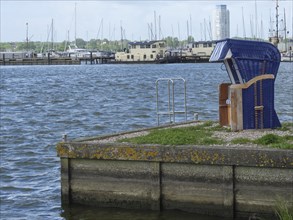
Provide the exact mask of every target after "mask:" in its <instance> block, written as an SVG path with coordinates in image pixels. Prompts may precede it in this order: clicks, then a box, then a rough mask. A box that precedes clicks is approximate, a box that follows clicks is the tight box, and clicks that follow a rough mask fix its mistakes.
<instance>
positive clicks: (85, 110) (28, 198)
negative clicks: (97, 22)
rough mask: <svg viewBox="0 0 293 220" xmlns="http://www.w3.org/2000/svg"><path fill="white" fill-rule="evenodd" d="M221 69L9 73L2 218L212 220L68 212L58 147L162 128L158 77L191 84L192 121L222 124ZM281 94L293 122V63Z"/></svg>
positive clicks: (282, 73)
mask: <svg viewBox="0 0 293 220" xmlns="http://www.w3.org/2000/svg"><path fill="white" fill-rule="evenodd" d="M221 67H222V65H221V64H169V65H93V66H90V65H87V66H18V67H3V66H1V69H0V70H1V85H0V91H1V100H0V106H1V140H0V141H1V180H0V187H1V188H0V189H1V195H0V196H1V205H0V207H1V219H111V220H113V219H145V220H151V219H160V220H162V219H207V218H204V217H199V216H197V215H194V214H188V213H181V212H173V211H170V212H163V213H158V212H140V211H127V210H118V209H114V210H113V209H98V210H97V209H91V208H86V207H80V206H74V207H72V208H71V209H68V208H65V210H63V209H62V208H61V202H60V190H61V189H60V164H59V163H60V161H59V158H58V157H57V156H56V151H55V145H56V143H57V142H59V141H60V140H61V137H62V135H63V134H64V133H66V134H68V138H69V139H73V138H78V137H84V136H94V135H101V134H109V133H114V132H120V131H125V130H133V129H139V128H143V127H150V126H155V125H156V90H155V81H156V80H157V79H158V78H165V77H168V78H174V77H183V78H184V79H186V81H187V109H188V120H190V119H193V115H194V113H195V112H198V113H199V119H201V120H208V119H212V120H217V117H218V116H217V114H218V89H217V88H218V84H219V83H222V82H227V81H228V76H227V73H226V72H225V71H223V70H222V69H221ZM161 85H162V87H161V88H165V87H163V86H164V84H161ZM180 86H181V85H180V84H179V83H178V86H177V84H176V86H175V91H176V93H177V94H178V97H179V98H180V96H181V97H182V87H180ZM166 91H167V90H166V89H164V90H160V92H161V93H162V94H163V93H166ZM275 93H276V96H275V103H276V111H277V113H278V115H279V118H280V120H281V121H282V122H283V121H290V120H291V121H292V119H293V116H292V112H293V99H292V97H293V66H292V63H282V64H281V66H280V70H279V74H278V76H277V80H276V91H275ZM165 95H166V94H165ZM162 97H164V96H163V95H162ZM165 97H167V95H166V96H165ZM175 101H176V103H177V104H176V105H177V106H178V107H180V106H181V104H182V102H180V100H179V99H177V100H175ZM162 107H164V106H163V105H162ZM163 120H167V119H165V118H163ZM178 120H181V118H178ZM208 219H211V218H208Z"/></svg>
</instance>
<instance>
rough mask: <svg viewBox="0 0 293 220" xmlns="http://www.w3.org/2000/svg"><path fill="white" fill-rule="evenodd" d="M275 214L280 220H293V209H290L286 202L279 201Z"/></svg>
mask: <svg viewBox="0 0 293 220" xmlns="http://www.w3.org/2000/svg"><path fill="white" fill-rule="evenodd" d="M275 213H276V215H277V217H278V219H279V220H293V209H292V207H291V210H290V209H289V205H288V203H287V202H285V201H284V200H281V199H278V201H277V203H276V210H275Z"/></svg>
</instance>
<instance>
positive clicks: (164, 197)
mask: <svg viewBox="0 0 293 220" xmlns="http://www.w3.org/2000/svg"><path fill="white" fill-rule="evenodd" d="M57 152H58V156H59V157H61V172H62V173H61V184H62V202H63V203H81V204H88V205H95V206H101V207H123V208H135V209H152V210H162V209H180V210H184V211H189V212H196V213H204V214H209V215H218V216H228V217H231V218H234V217H239V216H244V217H248V216H250V215H253V214H254V213H257V214H258V215H270V216H273V215H274V211H275V210H274V208H275V206H276V202H277V200H278V199H280V198H281V199H282V200H284V201H286V202H288V204H289V205H291V206H293V151H292V150H278V149H263V148H251V147H243V146H241V147H233V148H232V147H225V146H160V145H130V144H125V143H108V144H101V143H100V144H99V143H94V142H89V141H81V142H66V143H59V144H58V145H57Z"/></svg>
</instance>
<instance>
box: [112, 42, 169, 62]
mask: <svg viewBox="0 0 293 220" xmlns="http://www.w3.org/2000/svg"><path fill="white" fill-rule="evenodd" d="M166 51H167V47H166V42H165V41H162V40H160V41H142V42H129V43H128V48H127V49H126V48H125V49H124V51H122V52H117V53H116V54H115V61H116V62H129V63H131V62H155V61H156V60H158V59H160V58H163V57H164V56H165V52H166Z"/></svg>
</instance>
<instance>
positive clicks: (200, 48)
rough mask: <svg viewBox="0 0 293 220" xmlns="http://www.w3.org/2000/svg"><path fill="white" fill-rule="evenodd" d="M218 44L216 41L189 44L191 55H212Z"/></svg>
mask: <svg viewBox="0 0 293 220" xmlns="http://www.w3.org/2000/svg"><path fill="white" fill-rule="evenodd" d="M215 45H216V42H215V41H197V42H193V43H189V44H188V46H187V47H188V48H189V51H190V52H191V55H193V56H194V55H195V56H203V57H210V56H211V54H212V52H213V49H214V47H215Z"/></svg>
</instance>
